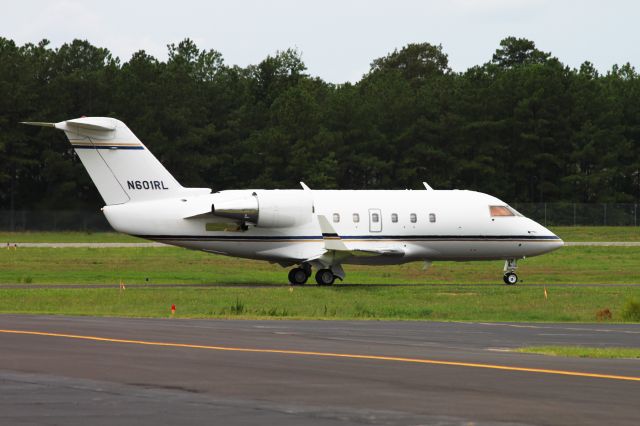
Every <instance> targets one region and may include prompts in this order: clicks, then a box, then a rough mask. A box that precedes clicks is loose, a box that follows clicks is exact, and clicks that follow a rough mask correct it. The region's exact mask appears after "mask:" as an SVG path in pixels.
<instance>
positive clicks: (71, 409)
mask: <svg viewBox="0 0 640 426" xmlns="http://www.w3.org/2000/svg"><path fill="white" fill-rule="evenodd" d="M0 329H1V330H0V424H2V425H4V424H64V425H74V424H78V425H80V424H82V425H84V424H94V425H99V424H105V425H106V424H109V425H113V424H138V425H146V424H148V425H152V424H153V425H157V424H167V425H168V424H171V425H188V424H220V425H240V424H243V425H245V424H261V425H270V424H278V425H307V424H309V425H337V424H341V425H343V424H394V425H395V424H400V425H419V424H438V425H458V424H464V425H468V424H478V425H481V424H564V425H575V424H581V425H588V424H593V425H595V424H598V425H601V424H616V425H624V424H629V425H637V424H638V423H639V421H640V360H627V359H623V360H606V359H605V360H602V359H601V360H598V359H575V358H557V357H547V356H541V355H530V354H520V353H515V352H511V351H510V350H511V349H513V348H517V347H521V346H527V345H559V344H561V345H587V346H630V347H640V326H638V325H611V324H581V325H577V324H514V323H506V324H505V323H433V322H378V321H225V320H179V319H120V318H91V317H57V316H18V315H0Z"/></svg>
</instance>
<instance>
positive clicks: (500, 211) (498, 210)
mask: <svg viewBox="0 0 640 426" xmlns="http://www.w3.org/2000/svg"><path fill="white" fill-rule="evenodd" d="M489 211H490V212H491V216H492V217H495V216H515V215H514V214H513V212H512V211H511V210H509V208H508V207H507V206H489Z"/></svg>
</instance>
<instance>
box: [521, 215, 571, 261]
mask: <svg viewBox="0 0 640 426" xmlns="http://www.w3.org/2000/svg"><path fill="white" fill-rule="evenodd" d="M527 234H528V235H530V236H531V237H533V239H534V240H535V254H533V253H531V254H530V255H538V254H544V253H549V252H552V251H554V250H558V249H559V248H560V247H562V246H564V241H562V238H560V237H558V236H557V235H556V234H554V233H553V232H551V231H550V230H548V229H547V228H545V227H544V226H542V225H540V224H539V223H536V222H534V221H533V220H531V219H528V220H527Z"/></svg>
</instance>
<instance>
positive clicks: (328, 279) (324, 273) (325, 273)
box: [316, 269, 336, 285]
mask: <svg viewBox="0 0 640 426" xmlns="http://www.w3.org/2000/svg"><path fill="white" fill-rule="evenodd" d="M335 280H336V276H335V275H333V272H331V269H320V270H319V271H318V272H316V282H317V283H318V285H332V284H333V282H334V281H335Z"/></svg>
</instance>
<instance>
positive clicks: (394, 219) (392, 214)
mask: <svg viewBox="0 0 640 426" xmlns="http://www.w3.org/2000/svg"><path fill="white" fill-rule="evenodd" d="M391 222H393V223H396V222H398V213H391Z"/></svg>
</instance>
